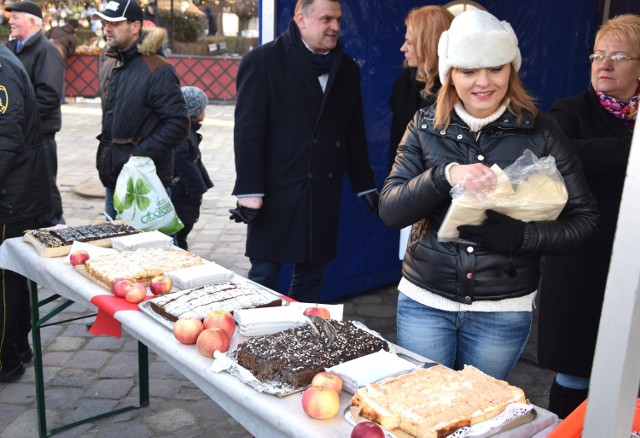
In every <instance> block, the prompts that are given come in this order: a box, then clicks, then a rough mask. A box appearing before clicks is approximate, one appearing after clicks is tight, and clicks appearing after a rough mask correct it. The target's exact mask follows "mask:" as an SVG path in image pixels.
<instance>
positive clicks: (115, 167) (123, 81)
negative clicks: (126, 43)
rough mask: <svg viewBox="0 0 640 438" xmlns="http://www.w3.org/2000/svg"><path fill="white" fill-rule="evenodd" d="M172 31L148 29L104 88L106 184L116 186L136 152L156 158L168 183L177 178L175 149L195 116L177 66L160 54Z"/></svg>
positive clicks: (119, 59) (101, 160)
mask: <svg viewBox="0 0 640 438" xmlns="http://www.w3.org/2000/svg"><path fill="white" fill-rule="evenodd" d="M165 35H166V31H165V30H164V29H162V28H151V29H147V30H146V31H145V32H144V33H143V35H142V36H141V38H140V41H139V43H138V44H137V45H134V46H133V47H131V48H129V49H127V50H124V51H116V52H115V53H113V54H111V56H114V57H115V58H116V62H115V65H114V66H113V70H112V71H111V74H110V77H109V80H108V85H107V89H106V90H102V91H103V93H102V95H103V98H104V99H105V101H104V102H103V113H102V134H101V135H100V136H99V137H98V138H99V140H100V145H99V147H98V153H97V157H96V166H97V168H98V174H99V176H100V181H102V184H103V185H104V186H105V187H115V185H116V180H117V179H118V175H119V174H120V171H121V170H122V166H124V164H125V163H126V162H127V161H128V160H129V157H130V156H132V155H135V156H145V157H149V158H151V159H152V160H153V162H154V164H155V166H156V172H157V174H158V177H159V178H160V180H161V181H162V184H163V185H164V186H165V187H167V186H169V185H171V181H172V180H173V149H174V148H175V147H177V146H178V145H179V144H180V143H182V142H183V141H184V139H185V138H186V136H187V135H188V134H189V126H190V122H189V117H188V116H187V109H186V105H185V102H184V97H183V96H182V91H181V90H180V79H179V78H178V74H177V73H176V71H175V69H174V68H173V66H172V65H171V64H170V63H169V61H167V59H166V58H165V57H164V56H162V55H161V54H159V53H158V52H159V51H160V50H161V47H162V43H163V42H164V37H165Z"/></svg>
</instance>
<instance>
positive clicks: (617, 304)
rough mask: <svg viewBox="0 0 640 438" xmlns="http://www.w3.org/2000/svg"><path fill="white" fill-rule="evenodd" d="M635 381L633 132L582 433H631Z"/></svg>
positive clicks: (639, 238) (637, 208)
mask: <svg viewBox="0 0 640 438" xmlns="http://www.w3.org/2000/svg"><path fill="white" fill-rule="evenodd" d="M602 153H606V151H603V152H602ZM639 383H640V135H638V132H637V131H636V132H635V133H634V136H633V140H632V143H631V154H630V156H629V164H628V166H627V176H626V179H625V183H624V191H623V193H622V202H621V204H620V214H619V216H618V226H617V229H616V237H615V240H614V243H613V253H612V255H611V265H610V268H609V277H608V280H607V287H606V290H605V296H604V304H603V306H602V315H601V317H600V328H599V331H598V341H597V344H596V352H595V357H594V362H593V370H592V372H591V383H590V387H589V402H588V404H587V413H586V418H585V423H584V428H583V435H582V436H583V437H584V438H602V437H628V436H629V435H631V423H632V421H633V413H634V408H635V401H636V398H637V396H638V385H639Z"/></svg>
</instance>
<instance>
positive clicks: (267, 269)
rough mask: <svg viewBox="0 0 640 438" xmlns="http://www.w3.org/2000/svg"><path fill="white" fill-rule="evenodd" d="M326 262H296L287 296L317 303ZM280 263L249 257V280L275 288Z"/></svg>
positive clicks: (325, 270)
mask: <svg viewBox="0 0 640 438" xmlns="http://www.w3.org/2000/svg"><path fill="white" fill-rule="evenodd" d="M328 266H329V264H328V263H321V264H317V265H308V264H306V263H296V265H295V266H294V268H293V277H292V278H291V285H290V286H289V292H288V294H287V295H288V296H289V297H291V298H293V299H295V300H298V301H302V302H305V303H319V302H320V295H321V292H322V280H323V279H324V274H325V273H326V272H327V267H328ZM281 267H282V263H276V262H267V261H264V260H256V259H253V258H252V259H251V269H249V274H248V277H249V280H252V281H255V282H256V283H260V284H261V285H263V286H266V287H268V288H270V289H273V290H275V288H276V282H277V280H278V275H279V274H280V268H281Z"/></svg>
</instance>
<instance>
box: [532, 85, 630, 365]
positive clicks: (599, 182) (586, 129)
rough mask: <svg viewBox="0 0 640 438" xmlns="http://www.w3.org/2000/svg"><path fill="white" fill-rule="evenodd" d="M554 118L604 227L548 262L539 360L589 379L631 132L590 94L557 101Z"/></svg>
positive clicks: (542, 295) (542, 296) (542, 291)
mask: <svg viewBox="0 0 640 438" xmlns="http://www.w3.org/2000/svg"><path fill="white" fill-rule="evenodd" d="M551 114H552V116H553V117H554V118H555V119H556V120H557V121H558V123H559V124H560V126H561V127H562V129H563V130H564V131H565V133H566V134H567V137H569V139H570V140H571V143H572V144H573V146H574V148H575V149H576V151H577V153H578V156H579V157H580V159H581V161H582V165H583V168H584V172H585V175H586V177H587V182H588V183H589V186H590V187H591V191H592V192H593V194H594V196H595V198H596V201H597V202H598V208H599V210H600V214H601V216H600V221H601V227H602V228H601V230H600V232H599V233H597V235H596V238H595V239H594V241H593V243H592V244H591V246H590V248H589V249H588V250H586V251H581V252H578V253H575V254H571V255H567V256H562V257H558V256H553V257H552V256H549V257H546V258H545V261H544V268H543V275H542V281H541V284H540V321H539V339H538V349H539V351H538V359H539V362H540V364H541V365H542V366H544V367H546V368H549V369H552V370H554V371H556V372H561V373H565V374H571V375H577V376H583V377H589V375H590V373H591V364H592V361H593V354H594V351H595V344H596V336H597V332H598V324H599V322H600V311H601V309H602V301H603V297H604V289H605V286H606V281H607V274H608V271H609V260H610V258H611V250H612V247H613V238H614V234H615V228H616V222H617V220H618V209H619V207H620V198H621V196H622V188H623V185H624V179H625V170H626V167H627V161H628V158H629V150H630V147H631V135H632V133H631V132H630V131H629V129H628V128H627V127H626V126H625V125H624V123H623V122H622V121H621V120H619V119H617V118H615V117H614V116H612V115H611V114H610V113H608V112H607V111H606V110H605V109H604V108H603V107H602V106H601V105H600V103H599V102H598V98H597V96H596V94H595V93H594V92H593V90H592V89H589V90H588V91H586V92H584V93H582V94H579V95H577V96H574V97H571V98H568V99H563V100H560V101H558V102H556V103H555V104H554V105H553V107H552V108H551Z"/></svg>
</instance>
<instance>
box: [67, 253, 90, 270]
mask: <svg viewBox="0 0 640 438" xmlns="http://www.w3.org/2000/svg"><path fill="white" fill-rule="evenodd" d="M87 260H89V253H88V252H87V251H85V250H84V249H81V250H79V251H74V252H72V253H71V255H70V256H69V261H70V262H71V264H72V265H73V266H76V265H84V262H86V261H87Z"/></svg>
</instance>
